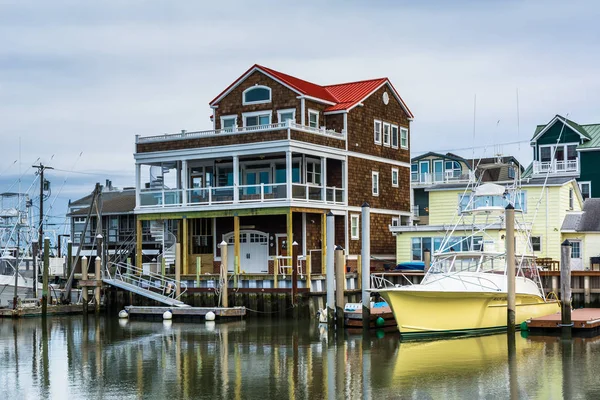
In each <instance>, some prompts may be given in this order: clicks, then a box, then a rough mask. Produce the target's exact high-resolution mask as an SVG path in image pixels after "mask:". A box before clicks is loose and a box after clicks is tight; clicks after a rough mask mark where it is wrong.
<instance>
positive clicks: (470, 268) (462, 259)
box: [428, 252, 506, 274]
mask: <svg viewBox="0 0 600 400" xmlns="http://www.w3.org/2000/svg"><path fill="white" fill-rule="evenodd" d="M505 265H506V263H505V260H504V255H503V254H500V253H498V254H486V253H480V252H479V253H471V254H465V253H455V254H452V253H447V254H441V255H439V256H438V257H437V259H436V260H435V261H434V262H433V263H432V264H431V268H430V269H429V271H428V272H429V273H431V274H439V273H445V274H447V273H451V272H495V273H504V269H505Z"/></svg>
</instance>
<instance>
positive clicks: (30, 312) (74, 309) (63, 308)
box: [0, 304, 94, 318]
mask: <svg viewBox="0 0 600 400" xmlns="http://www.w3.org/2000/svg"><path fill="white" fill-rule="evenodd" d="M93 311H94V308H93V307H90V312H93ZM67 314H83V304H66V305H49V306H48V312H47V315H48V316H52V315H67ZM41 316H42V307H32V308H18V309H16V310H13V309H12V308H0V318H28V317H41Z"/></svg>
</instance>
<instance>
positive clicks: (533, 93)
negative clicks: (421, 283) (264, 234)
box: [0, 0, 600, 211]
mask: <svg viewBox="0 0 600 400" xmlns="http://www.w3.org/2000/svg"><path fill="white" fill-rule="evenodd" d="M599 17H600V5H598V4H597V2H595V1H587V2H586V1H570V2H565V1H410V2H409V1H406V2H404V1H366V0H363V1H348V0H346V1H293V2H292V1H290V2H286V1H282V0H279V1H260V0H253V1H237V2H230V1H224V0H222V1H218V2H214V1H210V2H209V1H207V2H203V1H183V0H180V1H142V0H138V1H135V0H130V1H126V0H114V1H108V0H104V1H98V2H89V1H75V0H73V1H67V0H52V1H48V0H40V1H28V0H14V1H10V0H9V1H5V0H0V132H1V138H2V140H1V142H0V143H1V144H0V174H2V175H1V176H0V186H2V187H0V190H2V191H4V190H6V188H7V186H8V185H10V184H11V183H12V182H13V181H14V180H15V179H16V177H17V176H18V174H19V170H20V171H21V173H22V174H25V177H24V179H30V178H31V176H32V171H31V170H27V167H28V166H30V165H31V164H32V162H34V161H35V160H36V159H38V158H39V159H40V160H41V161H43V162H46V163H48V164H50V165H52V166H54V167H55V168H57V169H58V170H56V171H53V172H52V173H49V174H48V175H49V177H50V178H51V179H52V180H53V185H54V188H55V192H54V193H55V194H56V193H57V192H58V191H59V188H60V187H62V190H61V197H65V198H69V197H70V198H72V199H75V198H78V197H80V196H81V195H83V194H86V193H88V192H90V191H91V190H92V189H93V185H94V182H96V181H104V179H106V178H109V179H112V180H113V183H114V184H115V185H117V186H132V185H133V184H134V180H133V175H134V163H133V156H132V154H133V150H134V136H135V135H136V134H140V135H154V134H160V133H166V132H177V131H180V130H181V129H186V130H202V129H210V128H211V126H212V125H211V122H210V120H209V116H210V114H211V111H210V108H209V107H208V102H209V101H210V100H211V99H212V98H213V97H214V96H215V95H217V94H218V93H219V92H220V91H221V90H222V89H224V88H225V87H226V86H227V85H229V84H230V83H231V82H232V81H233V80H234V79H236V78H237V77H238V76H239V75H240V74H241V73H243V72H244V71H245V70H246V69H247V68H248V67H250V66H251V65H252V64H254V63H259V64H263V65H265V66H268V67H270V68H273V69H276V70H279V71H282V72H285V73H288V74H290V75H294V76H297V77H299V78H302V79H306V80H308V81H312V82H315V83H319V84H331V83H339V82H345V81H354V80H359V79H368V78H377V77H382V76H387V77H389V78H390V79H391V81H392V83H393V84H394V86H395V87H396V88H397V90H398V91H399V92H400V95H401V96H402V97H403V98H404V100H405V101H406V103H407V104H408V106H409V107H410V108H411V110H412V111H413V113H414V115H415V120H414V122H413V124H412V127H411V136H412V141H411V148H412V151H413V156H414V155H417V154H418V153H419V152H424V151H448V150H455V149H464V150H456V151H455V152H456V153H458V154H461V155H464V156H471V154H472V150H471V148H472V147H473V143H475V145H476V146H485V147H478V148H476V154H477V155H478V156H490V155H492V154H493V153H494V152H495V151H498V149H497V147H496V148H495V147H494V144H498V143H505V142H515V141H527V140H528V139H529V138H530V137H531V135H532V133H533V130H534V128H535V125H536V124H541V123H546V122H548V121H549V120H550V119H551V118H552V117H553V116H554V115H555V114H562V115H566V114H567V113H568V114H569V117H570V118H571V119H573V120H575V121H577V122H579V123H594V122H600V115H599V113H598V104H600V90H599V89H600V74H599V73H598V68H599V67H598V65H599V58H600V51H599V50H600V49H599V45H598V43H599V38H600V35H599V33H600V28H599V27H598V24H597V21H598V19H599ZM517 89H518V93H519V96H518V99H519V103H518V104H519V107H517ZM475 95H476V97H477V102H476V107H477V111H476V129H475V139H473V119H474V118H473V117H474V111H473V109H474V97H475ZM517 110H518V111H519V115H520V118H519V119H517ZM498 121H499V122H498ZM19 141H21V152H20V154H21V156H20V158H19ZM500 150H501V151H502V152H503V153H504V154H511V155H515V156H516V157H517V158H518V159H519V160H520V161H521V162H522V163H524V164H528V163H529V162H530V161H531V150H530V147H529V145H528V143H526V142H525V143H521V144H515V145H505V146H502V148H501V149H500ZM82 152H83V154H82V155H81V156H80V154H81V153H82ZM18 159H20V160H21V161H20V162H15V160H18ZM19 166H20V169H19ZM70 170H75V171H77V172H78V173H77V174H75V173H72V174H68V173H66V172H64V171H70ZM65 177H68V179H67V181H66V183H65V181H64V179H65ZM63 183H64V185H63ZM25 186H26V185H25ZM58 203H59V204H62V202H61V201H59V202H58ZM61 207H62V206H61ZM63 208H64V207H63ZM55 211H56V210H55ZM61 211H62V210H61Z"/></svg>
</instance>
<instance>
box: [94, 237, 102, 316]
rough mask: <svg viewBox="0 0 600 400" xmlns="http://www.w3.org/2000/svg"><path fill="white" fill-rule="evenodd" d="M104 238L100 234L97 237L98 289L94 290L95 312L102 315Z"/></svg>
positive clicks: (95, 273)
mask: <svg viewBox="0 0 600 400" xmlns="http://www.w3.org/2000/svg"><path fill="white" fill-rule="evenodd" d="M102 246H103V238H102V235H100V234H98V236H96V263H95V267H96V269H95V271H94V279H95V280H96V287H95V288H94V303H95V311H96V314H99V313H100V285H101V284H100V282H102V278H101V277H100V275H101V270H102V255H103V254H104V253H103V252H102V249H103V247H102Z"/></svg>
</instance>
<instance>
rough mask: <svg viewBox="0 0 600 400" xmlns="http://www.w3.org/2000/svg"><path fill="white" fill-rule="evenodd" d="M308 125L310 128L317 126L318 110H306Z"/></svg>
mask: <svg viewBox="0 0 600 400" xmlns="http://www.w3.org/2000/svg"><path fill="white" fill-rule="evenodd" d="M308 126H310V127H311V128H318V127H319V112H318V111H315V110H308Z"/></svg>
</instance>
